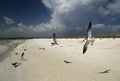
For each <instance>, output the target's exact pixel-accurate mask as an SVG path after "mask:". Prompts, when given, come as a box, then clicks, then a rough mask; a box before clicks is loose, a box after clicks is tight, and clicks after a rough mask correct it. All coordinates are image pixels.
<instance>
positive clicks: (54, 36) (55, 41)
mask: <svg viewBox="0 0 120 81" xmlns="http://www.w3.org/2000/svg"><path fill="white" fill-rule="evenodd" d="M51 44H52V45H58V43H57V40H56V35H55V33H53V42H52V43H51Z"/></svg>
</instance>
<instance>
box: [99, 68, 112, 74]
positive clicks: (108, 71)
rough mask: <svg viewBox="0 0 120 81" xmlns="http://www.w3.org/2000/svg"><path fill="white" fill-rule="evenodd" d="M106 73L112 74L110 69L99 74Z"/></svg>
mask: <svg viewBox="0 0 120 81" xmlns="http://www.w3.org/2000/svg"><path fill="white" fill-rule="evenodd" d="M105 73H110V69H108V70H105V71H101V72H99V74H105Z"/></svg>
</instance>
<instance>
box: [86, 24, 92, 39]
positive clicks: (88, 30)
mask: <svg viewBox="0 0 120 81" xmlns="http://www.w3.org/2000/svg"><path fill="white" fill-rule="evenodd" d="M87 38H92V23H91V22H90V23H89V25H88V29H87Z"/></svg>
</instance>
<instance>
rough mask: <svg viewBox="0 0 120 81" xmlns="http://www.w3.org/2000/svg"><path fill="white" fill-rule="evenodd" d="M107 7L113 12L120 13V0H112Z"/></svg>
mask: <svg viewBox="0 0 120 81" xmlns="http://www.w3.org/2000/svg"><path fill="white" fill-rule="evenodd" d="M107 8H108V9H109V10H110V11H111V12H112V13H117V14H120V0H113V2H111V3H109V4H108V5H107Z"/></svg>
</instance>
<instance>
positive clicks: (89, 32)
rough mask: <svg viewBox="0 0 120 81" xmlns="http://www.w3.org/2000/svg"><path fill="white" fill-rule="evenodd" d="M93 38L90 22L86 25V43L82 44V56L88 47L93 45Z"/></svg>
mask: <svg viewBox="0 0 120 81" xmlns="http://www.w3.org/2000/svg"><path fill="white" fill-rule="evenodd" d="M94 41H95V40H94V38H93V37H92V23H91V22H90V23H89V25H88V29H87V38H86V42H85V44H84V47H83V54H84V53H85V52H86V51H87V48H88V45H89V44H90V43H91V45H93V43H94Z"/></svg>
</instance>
